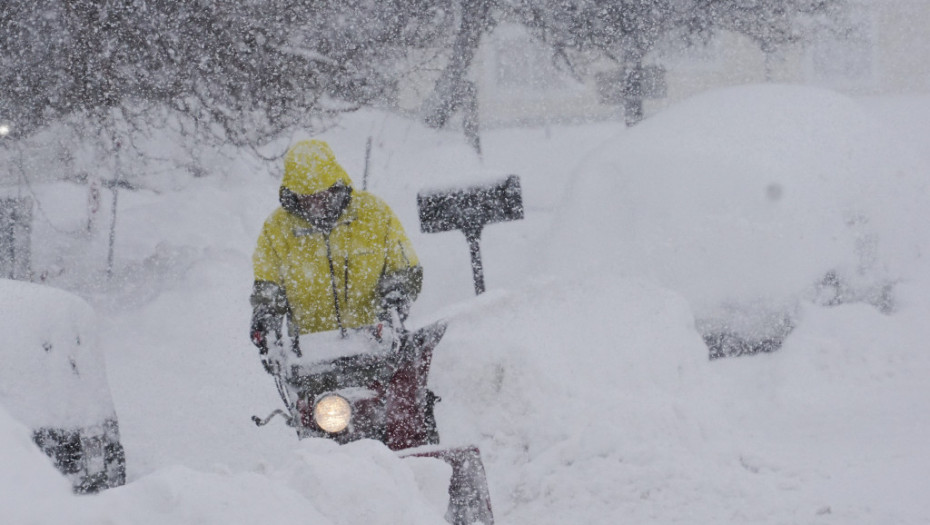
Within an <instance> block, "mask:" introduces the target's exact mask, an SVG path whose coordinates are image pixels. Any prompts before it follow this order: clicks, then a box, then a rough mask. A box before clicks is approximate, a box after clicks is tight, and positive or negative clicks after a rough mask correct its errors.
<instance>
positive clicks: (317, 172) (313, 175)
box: [281, 140, 352, 195]
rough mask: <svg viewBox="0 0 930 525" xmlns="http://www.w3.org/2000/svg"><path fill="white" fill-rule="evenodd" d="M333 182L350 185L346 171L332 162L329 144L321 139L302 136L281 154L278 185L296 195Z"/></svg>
mask: <svg viewBox="0 0 930 525" xmlns="http://www.w3.org/2000/svg"><path fill="white" fill-rule="evenodd" d="M337 182H342V183H343V184H345V185H346V186H348V187H350V188H351V187H352V179H350V178H349V174H348V173H346V170H344V169H343V168H342V166H340V165H339V163H338V162H336V155H334V154H333V150H332V149H331V148H330V147H329V144H327V143H325V142H323V141H322V140H302V141H300V142H298V143H296V144H294V145H293V146H291V149H289V150H288V152H287V154H286V155H285V156H284V179H283V180H282V181H281V187H282V188H286V189H288V190H290V191H292V192H294V193H296V194H298V195H312V194H314V193H317V192H320V191H323V190H326V189H329V188H330V187H332V186H333V184H336V183H337Z"/></svg>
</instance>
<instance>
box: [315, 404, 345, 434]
mask: <svg viewBox="0 0 930 525" xmlns="http://www.w3.org/2000/svg"><path fill="white" fill-rule="evenodd" d="M350 419H352V406H351V405H349V402H348V401H346V399H345V398H344V397H342V396H338V395H336V394H328V395H325V396H323V397H321V398H320V399H319V400H318V401H317V402H316V405H314V406H313V420H314V421H316V424H317V426H319V427H320V428H322V429H323V430H325V431H326V432H329V433H330V434H335V433H336V432H342V431H343V430H345V428H346V427H347V426H349V420H350Z"/></svg>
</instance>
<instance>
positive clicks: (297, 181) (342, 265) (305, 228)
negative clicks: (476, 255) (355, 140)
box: [250, 140, 423, 352]
mask: <svg viewBox="0 0 930 525" xmlns="http://www.w3.org/2000/svg"><path fill="white" fill-rule="evenodd" d="M279 198H280V202H281V207H280V208H278V209H277V210H275V211H274V212H273V213H272V214H271V215H270V216H269V217H268V219H267V220H266V221H265V224H264V227H263V228H262V232H261V235H259V237H258V246H257V247H256V248H255V253H254V255H253V256H252V263H253V266H254V270H255V283H254V285H253V289H252V296H251V304H252V308H253V315H252V326H251V330H250V337H251V339H252V342H253V343H254V344H255V345H256V346H257V347H259V349H260V350H262V351H263V352H264V351H267V348H268V347H267V345H268V337H269V335H271V334H274V333H275V332H277V333H280V330H281V321H282V319H283V317H284V315H285V314H287V315H288V316H290V318H291V320H292V322H293V324H294V326H295V327H296V328H297V329H298V330H299V332H300V333H310V332H320V331H326V330H341V331H342V332H343V333H344V332H345V331H346V329H349V328H356V327H360V326H364V325H369V324H373V323H375V322H376V321H377V320H378V319H379V318H380V317H381V316H383V315H386V314H389V312H390V311H391V310H396V311H397V312H398V313H399V314H400V316H401V318H404V317H406V315H407V311H408V308H409V306H410V303H411V302H413V300H414V299H416V297H417V295H418V294H419V292H420V288H421V286H422V282H423V270H422V268H421V267H420V265H419V260H418V259H417V255H416V253H415V252H414V250H413V246H412V245H411V244H410V240H409V239H408V238H407V235H406V234H405V233H404V229H403V227H402V226H401V224H400V221H399V220H398V219H397V216H396V215H394V212H393V211H392V210H391V209H390V208H389V207H388V205H387V204H386V203H385V202H384V201H382V200H381V199H379V198H378V197H375V196H374V195H372V194H371V193H368V192H366V191H358V190H355V189H353V187H352V181H351V179H350V178H349V175H348V174H347V173H346V172H345V170H344V169H343V168H342V166H340V165H339V163H337V162H336V158H335V155H333V151H332V150H331V149H330V147H329V145H327V144H326V143H325V142H322V141H319V140H307V141H301V142H298V143H296V144H294V146H292V147H291V149H290V150H289V151H288V152H287V155H286V156H285V157H284V179H283V181H282V182H281V189H280V194H279Z"/></svg>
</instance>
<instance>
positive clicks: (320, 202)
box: [282, 185, 352, 231]
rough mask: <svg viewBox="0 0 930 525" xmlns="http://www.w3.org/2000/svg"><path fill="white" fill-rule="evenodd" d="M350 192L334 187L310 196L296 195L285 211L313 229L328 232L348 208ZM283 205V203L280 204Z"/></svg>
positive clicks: (345, 188)
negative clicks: (307, 223)
mask: <svg viewBox="0 0 930 525" xmlns="http://www.w3.org/2000/svg"><path fill="white" fill-rule="evenodd" d="M351 192H352V190H351V189H350V188H349V187H348V186H342V185H336V186H333V187H331V188H329V189H328V190H324V191H321V192H317V193H314V194H311V195H296V194H291V195H292V196H293V197H292V199H289V200H291V202H289V203H288V204H290V206H285V209H287V210H288V211H290V212H291V213H294V214H295V215H297V216H298V217H300V218H302V219H304V220H306V221H307V222H309V223H310V224H312V225H313V227H314V228H316V229H318V230H322V231H330V230H332V229H333V228H334V227H335V226H336V222H337V221H338V220H339V216H340V215H342V212H343V211H344V210H345V209H346V207H348V205H349V200H350V198H351ZM282 204H283V202H282Z"/></svg>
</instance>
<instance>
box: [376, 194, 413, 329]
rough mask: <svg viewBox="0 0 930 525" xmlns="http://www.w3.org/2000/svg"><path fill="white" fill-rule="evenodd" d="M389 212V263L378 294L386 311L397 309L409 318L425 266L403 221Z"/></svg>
mask: <svg viewBox="0 0 930 525" xmlns="http://www.w3.org/2000/svg"><path fill="white" fill-rule="evenodd" d="M388 215H389V218H388V228H387V233H386V235H385V245H386V246H385V248H386V254H385V264H384V272H383V273H382V274H381V278H380V279H379V281H378V295H379V297H380V298H381V306H382V309H383V310H389V309H393V310H396V311H397V312H398V314H400V316H401V319H405V318H406V317H407V314H408V312H409V310H410V305H411V303H413V301H415V300H416V298H417V296H418V295H419V294H420V290H421V288H422V287H423V267H421V266H420V260H419V258H418V257H417V254H416V252H415V251H414V249H413V245H412V244H411V243H410V239H409V238H407V234H406V233H405V232H404V228H403V226H402V225H401V224H400V220H398V219H397V216H396V215H394V213H393V212H391V211H390V210H388Z"/></svg>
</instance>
